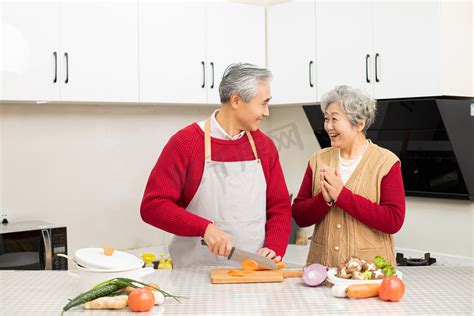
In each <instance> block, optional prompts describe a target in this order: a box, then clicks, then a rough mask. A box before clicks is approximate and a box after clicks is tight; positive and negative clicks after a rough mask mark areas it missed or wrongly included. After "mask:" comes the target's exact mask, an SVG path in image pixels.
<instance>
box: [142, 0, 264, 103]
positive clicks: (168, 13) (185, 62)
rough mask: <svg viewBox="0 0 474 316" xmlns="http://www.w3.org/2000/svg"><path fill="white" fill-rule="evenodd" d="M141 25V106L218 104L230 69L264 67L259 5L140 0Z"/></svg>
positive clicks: (262, 22)
mask: <svg viewBox="0 0 474 316" xmlns="http://www.w3.org/2000/svg"><path fill="white" fill-rule="evenodd" d="M243 21H244V22H243ZM139 25H140V26H139V34H140V35H139V56H140V57H139V60H140V67H139V69H140V101H141V102H151V103H181V104H206V103H208V104H219V103H220V99H219V91H218V90H219V83H220V81H221V80H220V78H221V77H222V74H223V72H224V70H225V69H226V68H227V66H229V65H230V64H231V63H236V62H249V63H254V64H257V65H260V66H265V10H264V8H263V7H260V6H251V5H246V4H237V3H230V2H223V1H209V2H179V1H178V2H175V1H150V0H140V1H139Z"/></svg>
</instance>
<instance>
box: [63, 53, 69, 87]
mask: <svg viewBox="0 0 474 316" xmlns="http://www.w3.org/2000/svg"><path fill="white" fill-rule="evenodd" d="M64 57H65V58H66V80H64V83H68V82H69V54H68V53H64Z"/></svg>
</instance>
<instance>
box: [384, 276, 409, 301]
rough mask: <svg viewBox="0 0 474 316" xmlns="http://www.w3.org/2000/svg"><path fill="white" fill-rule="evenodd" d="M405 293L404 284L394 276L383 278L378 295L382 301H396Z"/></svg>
mask: <svg viewBox="0 0 474 316" xmlns="http://www.w3.org/2000/svg"><path fill="white" fill-rule="evenodd" d="M403 294H405V284H403V281H402V280H400V279H399V278H398V277H396V276H391V277H387V278H384V279H383V281H382V284H380V289H379V297H380V299H382V300H384V301H392V302H398V301H399V300H401V299H402V297H403Z"/></svg>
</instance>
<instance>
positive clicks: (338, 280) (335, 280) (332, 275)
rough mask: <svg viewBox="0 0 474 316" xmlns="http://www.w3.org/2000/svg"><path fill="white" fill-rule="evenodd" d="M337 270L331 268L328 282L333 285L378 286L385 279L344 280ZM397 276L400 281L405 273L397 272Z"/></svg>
mask: <svg viewBox="0 0 474 316" xmlns="http://www.w3.org/2000/svg"><path fill="white" fill-rule="evenodd" d="M336 273H337V269H336V268H330V269H329V271H328V281H329V282H331V283H332V284H334V285H336V284H344V285H352V284H377V283H382V280H383V279H378V280H352V279H342V278H338V277H337V276H336ZM396 276H397V277H399V278H400V279H403V273H402V272H401V271H399V270H396Z"/></svg>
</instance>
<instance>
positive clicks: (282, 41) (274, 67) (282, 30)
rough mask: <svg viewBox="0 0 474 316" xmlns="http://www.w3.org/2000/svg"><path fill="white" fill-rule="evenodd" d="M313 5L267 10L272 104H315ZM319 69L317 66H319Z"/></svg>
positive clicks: (317, 85)
mask: <svg viewBox="0 0 474 316" xmlns="http://www.w3.org/2000/svg"><path fill="white" fill-rule="evenodd" d="M315 14H316V12H315V2H314V1H293V2H289V3H285V4H280V5H275V6H272V7H269V8H268V9H267V45H268V46H267V47H268V49H267V61H268V63H267V66H268V69H270V70H271V71H272V73H273V80H272V82H271V90H272V97H273V98H272V101H271V104H305V103H315V102H316V90H317V89H320V87H321V84H323V83H322V82H320V81H319V80H316V68H317V66H316V42H317V41H319V39H318V40H316V34H315V32H316V26H315V23H316V19H315ZM318 67H319V66H318Z"/></svg>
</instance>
